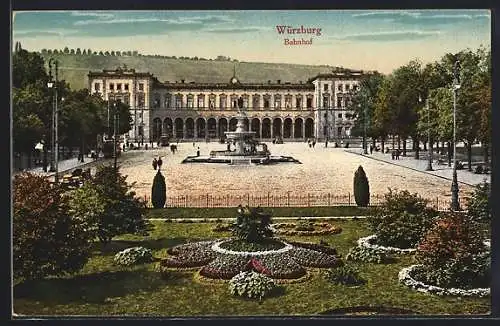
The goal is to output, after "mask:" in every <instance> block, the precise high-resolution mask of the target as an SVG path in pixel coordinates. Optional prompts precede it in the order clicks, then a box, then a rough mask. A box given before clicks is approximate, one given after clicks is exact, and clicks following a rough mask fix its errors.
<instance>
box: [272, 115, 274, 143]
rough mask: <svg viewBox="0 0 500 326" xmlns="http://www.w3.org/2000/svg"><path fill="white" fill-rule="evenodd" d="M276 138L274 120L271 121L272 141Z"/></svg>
mask: <svg viewBox="0 0 500 326" xmlns="http://www.w3.org/2000/svg"><path fill="white" fill-rule="evenodd" d="M273 138H274V119H272V120H271V139H273Z"/></svg>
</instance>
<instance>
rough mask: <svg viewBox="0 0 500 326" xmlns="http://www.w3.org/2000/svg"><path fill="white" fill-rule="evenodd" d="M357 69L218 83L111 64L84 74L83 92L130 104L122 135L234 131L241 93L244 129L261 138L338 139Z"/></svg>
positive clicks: (142, 138)
mask: <svg viewBox="0 0 500 326" xmlns="http://www.w3.org/2000/svg"><path fill="white" fill-rule="evenodd" d="M363 74H364V72H363V71H359V70H349V69H339V70H334V71H332V72H331V73H325V74H318V75H316V76H314V77H311V78H310V79H309V80H307V81H304V82H299V83H290V82H286V81H282V80H279V79H278V80H274V81H271V80H267V81H263V82H260V83H247V82H245V81H244V80H240V79H239V78H238V77H237V76H236V73H234V74H233V76H228V80H227V82H224V83H198V82H186V81H185V80H180V81H175V82H168V81H166V82H160V81H159V80H158V79H157V78H156V77H155V76H154V75H152V74H151V73H146V72H136V71H135V70H134V69H122V68H117V69H115V70H103V71H99V72H92V71H91V72H89V74H88V82H89V85H88V87H89V89H90V90H91V93H93V94H94V93H99V94H100V95H101V96H102V97H103V98H104V99H105V100H107V101H122V102H124V103H126V104H128V105H129V106H130V112H131V116H132V120H133V127H132V129H131V130H130V132H129V134H128V138H129V139H130V140H131V141H135V142H150V141H153V142H156V141H158V140H159V137H160V136H162V135H167V136H170V137H172V138H174V139H179V140H186V141H189V140H205V139H207V138H216V139H220V138H222V137H224V132H225V131H234V130H235V129H236V122H237V120H236V118H235V116H236V114H237V112H238V105H237V99H238V98H239V97H241V98H242V99H243V111H244V113H245V115H246V117H247V118H246V119H245V124H246V128H247V130H251V131H255V132H256V138H259V139H260V140H262V141H266V140H272V139H275V138H281V139H283V140H284V141H304V140H305V139H308V138H316V139H318V140H324V139H326V138H328V139H330V140H339V139H342V138H349V137H350V131H351V128H352V126H353V121H352V119H350V118H349V113H350V111H349V110H348V109H347V107H348V104H349V101H350V96H351V95H352V93H353V92H355V91H356V90H357V88H358V87H359V82H360V78H361V77H362V76H363Z"/></svg>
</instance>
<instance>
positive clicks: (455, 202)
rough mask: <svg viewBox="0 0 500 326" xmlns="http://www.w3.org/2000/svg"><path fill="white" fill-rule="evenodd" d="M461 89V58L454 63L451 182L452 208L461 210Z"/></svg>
mask: <svg viewBox="0 0 500 326" xmlns="http://www.w3.org/2000/svg"><path fill="white" fill-rule="evenodd" d="M459 89H460V60H458V59H456V61H455V63H454V64H453V179H452V182H451V209H452V210H453V211H458V210H460V203H459V201H458V180H457V141H456V133H457V92H458V90H459Z"/></svg>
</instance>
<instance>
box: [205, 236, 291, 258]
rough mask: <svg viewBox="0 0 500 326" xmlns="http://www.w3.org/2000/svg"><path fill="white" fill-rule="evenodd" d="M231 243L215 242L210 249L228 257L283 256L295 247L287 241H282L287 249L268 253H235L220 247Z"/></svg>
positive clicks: (267, 251)
mask: <svg viewBox="0 0 500 326" xmlns="http://www.w3.org/2000/svg"><path fill="white" fill-rule="evenodd" d="M227 241H230V239H228V240H224V241H217V242H215V243H214V244H213V245H212V246H211V247H210V248H211V249H212V250H213V251H215V252H218V253H220V254H227V255H234V256H264V255H271V254H281V253H284V252H287V251H290V250H291V249H292V248H293V246H292V245H291V244H289V243H287V242H285V241H282V242H283V244H285V247H283V248H280V249H276V250H266V251H233V250H228V249H224V248H221V247H220V244H221V243H224V242H227Z"/></svg>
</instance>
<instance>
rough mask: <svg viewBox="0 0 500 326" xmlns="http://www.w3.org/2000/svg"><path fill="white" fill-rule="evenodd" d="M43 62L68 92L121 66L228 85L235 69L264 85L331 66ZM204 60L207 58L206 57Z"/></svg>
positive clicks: (71, 58) (139, 59) (95, 58)
mask: <svg viewBox="0 0 500 326" xmlns="http://www.w3.org/2000/svg"><path fill="white" fill-rule="evenodd" d="M42 57H44V58H45V59H46V60H48V58H49V57H54V58H57V60H58V61H59V78H60V79H61V80H62V79H64V80H66V82H68V83H69V84H70V87H71V88H72V89H81V88H88V77H87V74H88V72H89V71H102V70H103V69H116V68H117V67H118V66H120V67H123V65H124V64H126V65H127V67H128V68H132V69H135V70H136V71H137V72H150V73H152V74H154V76H155V77H157V78H158V80H159V81H160V82H164V81H170V82H175V81H178V82H181V80H182V79H184V80H185V81H186V82H191V81H196V82H202V83H214V82H218V83H226V82H227V83H229V79H230V78H231V76H232V75H233V68H234V67H236V74H237V76H238V78H239V80H240V81H241V82H242V83H249V82H258V83H267V81H268V80H271V81H272V82H273V83H276V80H277V79H281V81H282V83H285V82H292V83H298V82H299V81H303V82H306V81H307V80H308V79H309V78H311V77H314V76H316V75H317V74H319V73H327V72H331V70H332V69H333V67H329V66H311V65H300V64H287V63H264V62H228V61H209V60H186V59H171V58H170V59H167V58H158V57H156V58H155V57H150V56H136V57H123V56H99V55H92V56H83V55H71V54H67V55H62V54H56V55H42ZM207 59H208V58H207Z"/></svg>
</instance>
